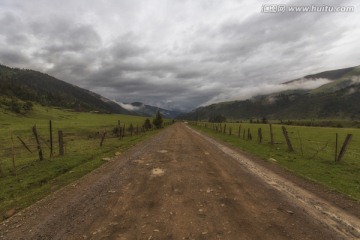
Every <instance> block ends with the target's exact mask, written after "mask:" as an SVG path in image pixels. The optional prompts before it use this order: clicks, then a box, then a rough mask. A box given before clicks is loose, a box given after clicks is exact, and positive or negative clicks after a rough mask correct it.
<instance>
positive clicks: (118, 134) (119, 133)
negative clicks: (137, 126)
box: [116, 120, 121, 138]
mask: <svg viewBox="0 0 360 240" xmlns="http://www.w3.org/2000/svg"><path fill="white" fill-rule="evenodd" d="M116 132H117V133H116V134H117V137H118V138H121V127H120V120H118V126H117V131H116Z"/></svg>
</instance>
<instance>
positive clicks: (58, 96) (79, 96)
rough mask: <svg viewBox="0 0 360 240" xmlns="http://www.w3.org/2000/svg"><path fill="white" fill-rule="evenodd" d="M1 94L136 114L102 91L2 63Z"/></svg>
mask: <svg viewBox="0 0 360 240" xmlns="http://www.w3.org/2000/svg"><path fill="white" fill-rule="evenodd" d="M0 96H2V97H10V98H17V99H19V100H22V101H32V102H37V103H39V104H41V105H45V106H55V107H61V108H68V109H73V110H77V111H99V112H108V113H122V114H133V113H132V112H129V111H127V110H126V109H124V108H122V107H120V106H119V105H118V104H116V103H114V102H113V101H110V100H109V99H106V98H104V97H102V96H100V95H99V94H96V93H93V92H91V91H89V90H86V89H83V88H80V87H78V86H75V85H72V84H69V83H66V82H64V81H61V80H59V79H56V78H54V77H52V76H49V75H47V74H44V73H41V72H38V71H33V70H28V69H18V68H10V67H7V66H3V65H0Z"/></svg>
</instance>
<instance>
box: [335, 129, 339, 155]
mask: <svg viewBox="0 0 360 240" xmlns="http://www.w3.org/2000/svg"><path fill="white" fill-rule="evenodd" d="M338 139H339V134H337V133H336V136H335V162H336V161H337V159H338V158H337V157H338Z"/></svg>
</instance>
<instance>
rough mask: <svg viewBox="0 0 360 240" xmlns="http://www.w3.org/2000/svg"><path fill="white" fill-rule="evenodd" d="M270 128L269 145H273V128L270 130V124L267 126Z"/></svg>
mask: <svg viewBox="0 0 360 240" xmlns="http://www.w3.org/2000/svg"><path fill="white" fill-rule="evenodd" d="M269 127H270V144H271V145H274V134H273V128H272V124H271V123H270V124H269Z"/></svg>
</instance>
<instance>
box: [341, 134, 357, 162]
mask: <svg viewBox="0 0 360 240" xmlns="http://www.w3.org/2000/svg"><path fill="white" fill-rule="evenodd" d="M352 136H353V135H352V134H348V135H347V136H346V138H345V141H344V144H343V145H342V147H341V150H340V153H339V156H338V158H337V161H338V162H340V161H341V159H342V158H343V156H344V154H345V152H346V149H347V146H348V145H349V143H350V141H351V138H352Z"/></svg>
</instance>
